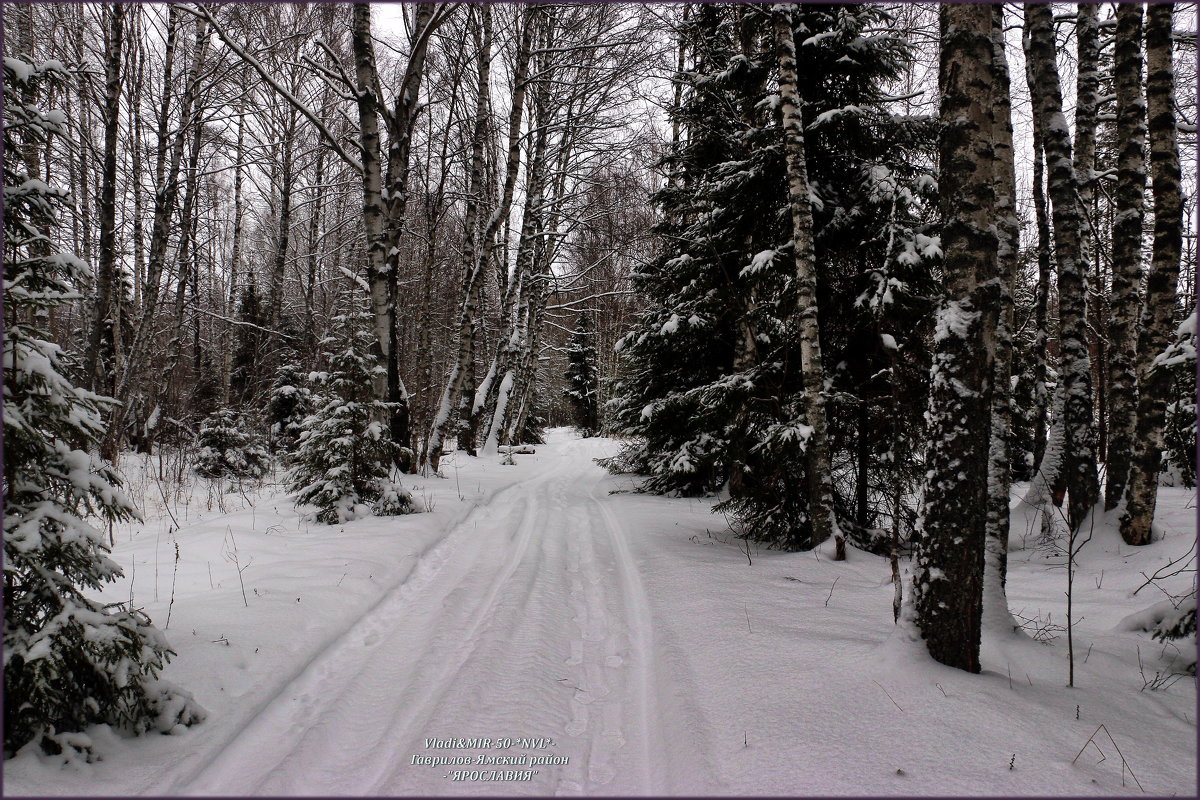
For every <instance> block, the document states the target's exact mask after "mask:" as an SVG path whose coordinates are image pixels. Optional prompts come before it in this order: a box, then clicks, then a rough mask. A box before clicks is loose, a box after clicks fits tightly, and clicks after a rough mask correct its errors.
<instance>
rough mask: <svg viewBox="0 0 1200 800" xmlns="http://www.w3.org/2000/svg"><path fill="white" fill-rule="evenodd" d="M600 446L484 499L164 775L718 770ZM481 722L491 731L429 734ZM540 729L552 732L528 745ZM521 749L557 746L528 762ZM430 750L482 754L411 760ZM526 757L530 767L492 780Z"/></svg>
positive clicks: (643, 787) (371, 777) (705, 779)
mask: <svg viewBox="0 0 1200 800" xmlns="http://www.w3.org/2000/svg"><path fill="white" fill-rule="evenodd" d="M594 447H595V445H594V444H589V443H588V442H586V441H574V442H568V443H565V444H564V445H563V446H562V447H560V448H558V449H556V450H554V452H553V455H552V456H550V457H546V458H541V459H539V460H538V463H537V465H536V471H535V472H533V474H532V475H531V476H529V477H527V478H526V479H524V480H522V481H520V482H517V483H514V484H511V485H510V486H508V487H507V488H505V489H503V490H501V491H500V492H498V493H497V494H496V495H495V496H494V498H493V499H492V500H491V502H489V503H487V504H486V505H481V506H478V507H476V508H475V509H474V510H473V511H472V512H471V513H470V514H469V515H468V516H467V517H466V518H465V519H464V520H463V521H461V522H459V523H458V524H457V525H456V526H455V527H454V528H453V529H452V530H451V531H450V532H449V533H448V535H446V536H445V538H443V539H442V540H441V542H440V543H438V544H437V545H436V546H434V547H433V548H432V549H431V550H430V551H428V552H426V553H425V554H424V555H423V556H422V558H421V560H420V562H419V564H418V565H417V567H416V568H415V569H414V570H413V571H412V572H411V573H410V575H409V577H408V579H407V580H405V581H404V582H403V583H401V584H400V585H399V586H397V587H396V588H394V589H393V590H391V591H390V592H388V593H387V594H386V595H385V596H384V597H383V598H382V599H381V600H380V601H379V602H378V603H377V604H376V605H375V606H374V607H372V608H370V609H369V610H368V611H367V612H366V613H365V614H363V615H362V617H361V618H360V619H358V620H357V621H356V622H355V623H354V624H353V625H352V626H350V627H349V629H347V630H346V631H345V632H344V634H343V635H341V636H340V637H339V638H337V639H336V640H334V641H333V642H332V643H330V644H329V645H328V646H326V647H324V649H322V650H321V651H320V652H319V653H317V654H316V655H315V656H314V657H313V658H312V660H311V661H310V662H309V663H308V665H307V666H306V667H305V668H304V670H303V671H301V672H300V673H299V675H298V676H296V677H295V679H293V680H291V681H290V682H288V683H287V684H285V685H284V686H283V687H282V688H281V689H280V690H279V691H278V692H277V693H276V694H275V696H274V697H273V698H272V699H271V700H270V701H269V703H268V704H267V705H266V706H265V707H264V708H263V709H262V711H261V712H260V713H258V714H257V716H255V717H254V719H253V720H252V721H251V722H250V724H249V725H248V726H246V727H245V728H244V729H242V730H241V731H240V732H239V733H238V734H237V736H236V737H234V738H233V739H232V740H230V741H228V742H227V743H226V744H225V745H224V746H222V747H220V748H219V749H217V750H215V751H214V752H212V753H211V754H209V755H208V756H207V757H206V758H204V759H203V760H200V761H199V762H198V763H194V764H193V765H192V766H191V767H190V769H189V770H188V772H187V773H185V774H183V775H180V776H177V778H176V779H175V780H174V781H173V785H171V786H164V787H162V788H163V789H164V790H165V791H166V792H169V793H175V792H185V793H189V794H192V793H194V794H222V793H225V792H228V791H229V790H230V789H231V788H233V787H236V788H237V791H238V792H239V793H248V794H331V793H338V794H358V795H371V794H401V793H403V794H412V793H416V794H441V793H447V792H452V793H459V792H461V793H463V794H470V793H476V792H478V793H485V792H486V793H491V794H495V793H497V791H498V790H502V791H503V792H504V793H521V794H540V795H545V794H578V793H591V794H595V793H636V794H661V793H671V792H686V791H688V790H689V789H697V790H698V789H702V788H704V787H706V786H711V782H710V777H709V776H708V775H707V774H706V772H707V770H706V767H705V763H706V760H707V759H705V758H704V754H703V752H702V751H701V750H700V749H699V747H698V746H697V745H696V743H695V742H693V741H692V731H693V730H694V726H689V725H688V724H687V723H688V717H689V714H688V713H687V710H686V703H687V698H686V697H685V696H683V695H682V694H681V693H680V692H678V691H673V687H672V685H671V676H672V671H671V670H670V669H669V668H664V665H662V664H661V663H660V661H659V659H658V657H657V655H656V650H655V632H654V613H653V611H652V609H651V607H650V604H649V603H648V601H647V598H646V592H645V589H644V587H643V584H642V579H641V577H640V575H639V572H638V566H637V564H636V563H635V562H634V560H633V558H632V557H631V555H630V549H629V544H628V541H627V537H628V532H627V531H626V530H625V529H624V528H623V526H622V524H621V522H620V521H619V520H618V519H617V517H616V516H615V515H614V514H613V513H612V512H611V510H610V509H609V508H608V503H609V502H610V499H609V497H608V496H607V494H604V493H603V492H598V489H597V485H598V483H599V480H600V478H601V477H602V476H603V470H601V469H600V467H598V466H597V465H596V464H595V463H593V462H592V460H591V458H588V457H587V456H588V455H590V453H588V454H584V453H580V452H577V451H578V450H580V449H586V448H593V449H594ZM598 493H599V494H600V496H597V494H598ZM477 738H481V739H492V740H493V744H492V746H491V747H490V748H489V747H479V746H468V747H465V748H457V749H438V748H429V747H426V740H427V739H439V740H446V739H477ZM534 738H536V739H543V740H552V741H553V744H552V745H551V744H549V743H548V742H541V743H540V744H542V745H543V746H542V747H541V748H529V747H520V746H519V740H521V739H534ZM505 739H512V740H514V744H513V745H511V746H509V747H507V748H505V747H503V744H504V740H505ZM668 747H669V748H670V751H671V752H669V753H668V752H665V750H666V748H668ZM522 754H527V755H528V756H529V757H536V756H543V757H545V756H550V757H551V758H550V759H549V760H550V761H551V762H552V763H551V764H549V765H531V764H522V763H520V760H521V756H522ZM414 756H416V758H415V759H414ZM438 756H440V757H443V758H448V757H449V758H453V757H458V758H464V757H466V758H469V759H471V760H472V764H470V765H463V764H457V765H449V766H447V765H437V766H433V765H430V764H429V763H416V764H414V763H413V762H414V760H416V761H418V762H426V761H427V759H428V760H433V759H434V757H438ZM481 756H482V757H483V760H484V761H485V764H483V765H480V764H479V763H478V762H479V761H480V760H481V759H480V757H481ZM488 756H496V757H500V758H501V760H500V761H499V765H496V763H492V764H487V763H486V760H487V757H488ZM504 758H513V759H514V760H517V762H518V763H517V764H516V765H511V764H508V765H506V764H505V762H504V761H503V760H502V759H504ZM564 759H565V760H566V762H567V763H565V764H560V763H553V762H555V761H561V760H564ZM493 770H494V771H495V772H493ZM526 770H535V771H536V774H534V775H533V776H532V778H529V779H525V780H517V781H512V782H505V783H504V784H503V786H501V785H498V784H497V783H495V782H493V781H492V780H490V779H491V778H494V777H497V774H498V775H499V777H504V776H505V774H506V773H509V772H522V771H526ZM463 772H472V773H474V772H478V773H479V775H478V776H475V775H467V776H464V775H462V773H463ZM521 777H525V776H521ZM455 778H459V779H458V780H455ZM472 778H474V779H472Z"/></svg>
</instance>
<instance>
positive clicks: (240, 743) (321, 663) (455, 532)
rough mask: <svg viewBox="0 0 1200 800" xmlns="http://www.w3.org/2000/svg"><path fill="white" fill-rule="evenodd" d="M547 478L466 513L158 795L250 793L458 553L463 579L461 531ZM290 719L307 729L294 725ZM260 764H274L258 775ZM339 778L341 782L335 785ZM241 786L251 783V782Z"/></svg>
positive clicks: (522, 506) (512, 488) (522, 507)
mask: <svg viewBox="0 0 1200 800" xmlns="http://www.w3.org/2000/svg"><path fill="white" fill-rule="evenodd" d="M549 477H551V476H550V475H549V474H548V472H543V473H539V474H537V475H535V476H533V477H532V478H530V479H528V480H526V481H525V482H523V483H521V482H518V483H514V484H510V485H509V486H506V487H504V488H502V489H500V490H498V491H496V492H495V493H494V494H492V495H491V496H490V497H489V498H488V499H487V501H486V502H484V503H481V504H478V505H476V506H474V507H473V508H472V509H470V510H469V511H468V512H467V513H466V514H465V515H464V516H463V518H462V519H461V521H459V522H458V523H457V524H453V525H452V526H451V528H450V531H449V533H448V534H447V535H446V536H443V537H442V538H441V539H439V540H438V541H437V542H436V544H434V545H432V546H431V547H430V548H429V549H428V550H426V551H425V552H424V553H422V554H421V555H420V556H419V557H418V561H417V564H416V565H415V566H414V567H413V569H412V571H411V572H409V574H408V575H407V576H405V577H404V578H403V579H401V581H400V582H399V583H398V584H397V585H395V586H394V587H393V588H392V589H390V590H388V591H387V592H386V593H385V594H384V595H383V596H382V597H381V598H380V599H379V600H378V601H377V602H376V603H375V604H374V605H373V606H371V607H370V608H368V609H367V610H366V611H365V612H364V613H363V615H362V616H361V617H360V618H359V619H358V620H357V621H356V622H355V623H354V624H353V625H352V626H351V627H350V628H349V629H348V630H346V631H345V632H343V633H341V634H339V635H337V636H335V637H333V638H332V639H331V640H329V641H328V642H327V643H326V644H325V645H323V646H322V647H320V648H319V649H317V650H315V651H314V652H313V654H312V655H311V656H310V657H309V658H308V659H307V660H306V661H305V662H304V663H303V665H302V666H301V667H300V668H299V669H298V670H297V671H296V672H295V673H294V674H293V675H292V676H291V677H290V678H289V679H288V680H287V681H285V682H284V683H283V684H281V685H280V686H279V687H278V688H277V689H276V690H275V691H274V692H272V693H271V694H270V696H269V697H268V698H266V700H265V701H263V702H262V703H260V705H259V707H258V709H257V710H256V711H255V712H254V713H253V714H252V715H251V716H250V717H249V719H248V722H247V724H246V725H245V726H244V727H243V728H241V729H239V730H237V731H236V732H235V733H234V735H233V736H231V737H230V738H228V739H227V740H226V741H224V742H223V743H221V745H220V746H219V747H218V748H216V749H215V750H213V751H211V752H210V753H208V754H206V755H205V757H203V758H202V759H201V760H200V761H199V763H197V764H196V765H195V766H193V767H192V768H191V769H190V770H188V772H187V773H186V774H185V775H184V777H182V778H179V779H176V780H174V781H173V782H172V783H171V785H169V786H168V787H163V788H162V789H160V790H158V793H164V794H165V793H183V794H202V795H203V794H214V793H225V794H228V793H229V791H228V789H229V786H230V784H231V782H232V783H233V784H234V785H236V787H237V792H239V793H253V792H254V791H256V787H257V786H259V785H261V784H262V783H263V781H264V780H265V779H266V778H268V777H269V776H270V775H271V773H272V772H274V771H276V770H278V769H280V768H282V767H284V766H287V764H288V762H289V761H291V760H292V756H293V754H294V751H295V750H296V748H297V747H299V745H300V743H301V742H302V741H303V739H304V738H305V736H306V735H307V734H308V732H309V730H310V728H311V723H313V722H316V721H319V720H313V719H312V717H313V716H314V715H317V716H320V715H319V713H318V712H320V711H325V712H326V713H328V712H330V711H332V710H334V709H331V708H329V706H330V705H331V703H330V702H329V701H328V699H327V700H326V701H325V702H324V704H323V705H320V702H321V701H320V700H319V699H318V698H321V697H323V696H324V697H328V695H329V693H330V691H329V687H328V684H329V683H330V682H331V681H332V680H333V679H334V678H335V677H337V676H339V675H340V676H341V677H342V678H345V676H346V674H347V673H348V672H349V673H350V674H352V675H360V674H362V672H363V670H364V669H365V667H366V665H367V664H368V663H369V661H370V658H371V656H372V654H373V651H374V650H375V649H376V648H378V647H379V646H381V645H380V642H381V641H382V640H384V639H385V638H386V637H387V635H388V633H389V632H390V631H391V630H392V629H393V628H394V627H395V620H396V617H397V616H399V615H401V614H402V613H403V611H404V609H405V608H406V606H408V605H410V604H411V602H412V600H413V598H414V597H417V596H418V595H420V594H421V592H422V590H423V589H425V588H426V587H428V586H431V585H434V584H435V579H436V578H438V577H439V576H440V573H441V572H442V570H443V568H444V567H445V566H446V564H447V563H453V561H452V559H453V558H454V557H455V556H456V555H457V554H458V553H459V551H466V552H465V556H466V558H467V560H469V562H470V563H468V564H467V565H466V567H467V569H466V570H463V569H461V567H462V562H461V561H460V562H458V563H457V564H456V565H455V566H456V567H458V568H459V569H458V571H459V573H460V574H459V575H457V576H456V577H457V578H458V580H456V581H454V583H453V586H452V587H451V589H450V591H452V590H453V588H457V586H458V584H459V583H460V582H461V581H462V580H463V579H464V578H465V577H467V575H469V568H470V566H472V565H473V564H474V562H475V561H476V560H478V559H479V558H480V557H481V556H482V551H475V552H471V551H472V548H469V547H467V548H463V547H462V546H461V545H462V540H463V539H464V538H465V536H466V533H467V531H469V530H472V531H473V530H474V529H475V528H476V527H477V526H478V522H479V521H480V520H478V519H477V517H479V516H484V515H487V514H491V513H494V511H495V507H496V505H497V501H506V500H507V495H510V494H517V495H518V497H517V500H516V501H515V502H514V508H513V510H512V512H510V513H509V514H508V515H507V517H506V518H511V517H513V516H515V515H516V514H517V513H519V514H521V515H522V516H525V512H526V509H527V507H528V504H529V502H530V501H529V499H528V498H522V497H521V494H522V493H521V492H520V489H521V488H522V487H528V486H529V485H530V484H532V483H536V482H538V481H544V480H547V479H548V478H549ZM517 503H519V505H518V504H517ZM514 512H515V513H514ZM506 527H507V526H506ZM514 529H515V530H516V531H518V532H519V531H520V530H521V528H520V526H519V525H518V526H514ZM526 543H527V540H526ZM520 555H521V553H520V552H519V551H515V550H514V552H513V559H512V560H513V561H515V560H517V559H519V556H520ZM472 556H474V558H472ZM497 583H498V582H497ZM435 588H436V586H435ZM430 633H431V634H432V633H434V632H433V631H430ZM344 692H345V690H344V689H343V693H344ZM339 696H340V695H339ZM297 713H299V715H300V716H302V717H303V719H304V721H305V722H309V723H310V724H309V725H303V724H300V725H298V724H297V720H296V715H297ZM259 743H261V744H259ZM267 754H278V756H277V757H272V756H269V755H267ZM264 761H274V763H273V764H272V766H271V767H270V768H269V769H268V770H266V771H265V772H264V770H263V766H264ZM345 777H346V776H344V775H343V776H341V778H342V781H344V779H345ZM245 781H253V784H251V783H246V782H245ZM301 791H303V788H302V789H301ZM310 791H311V790H310Z"/></svg>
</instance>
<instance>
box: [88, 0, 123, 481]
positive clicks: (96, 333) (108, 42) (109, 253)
mask: <svg viewBox="0 0 1200 800" xmlns="http://www.w3.org/2000/svg"><path fill="white" fill-rule="evenodd" d="M125 9H126V6H125V5H124V4H121V3H114V4H112V5H111V6H108V7H107V9H106V10H107V13H106V15H105V16H107V17H108V30H107V31H106V34H107V35H106V36H105V48H104V160H103V163H102V166H101V174H100V203H99V209H98V213H97V217H98V219H99V223H100V259H99V263H98V264H97V267H96V299H95V306H94V307H93V309H92V325H91V331H90V335H89V337H88V347H87V356H86V362H85V364H86V366H85V375H86V378H87V385H88V387H89V388H90V389H91V390H92V391H94V392H99V393H100V394H104V395H111V394H113V393H114V392H115V391H116V385H115V383H116V372H115V364H114V363H113V359H114V357H115V353H116V348H117V343H116V340H115V337H117V336H119V335H120V331H119V325H120V308H121V297H120V279H119V277H118V275H117V134H118V133H119V132H120V128H121V49H122V47H123V45H124V40H125ZM108 456H109V457H110V458H111V456H112V454H111V453H110V454H108Z"/></svg>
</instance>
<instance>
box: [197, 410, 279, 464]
mask: <svg viewBox="0 0 1200 800" xmlns="http://www.w3.org/2000/svg"><path fill="white" fill-rule="evenodd" d="M199 445H200V453H199V454H198V455H197V457H196V473H197V474H198V475H200V476H202V477H205V478H214V479H221V478H234V479H237V480H242V479H245V478H261V477H262V476H263V475H265V474H266V473H267V470H268V469H269V468H270V462H271V455H270V453H268V452H267V450H266V448H265V447H263V446H262V444H261V443H260V442H259V440H258V437H257V436H255V435H254V434H253V433H252V432H250V431H247V430H246V429H245V428H244V427H243V426H242V417H241V416H240V415H238V414H235V413H234V412H233V411H230V410H228V409H223V410H221V411H216V412H213V413H212V414H210V415H209V416H208V418H207V419H205V420H204V422H203V423H202V424H201V425H200V437H199Z"/></svg>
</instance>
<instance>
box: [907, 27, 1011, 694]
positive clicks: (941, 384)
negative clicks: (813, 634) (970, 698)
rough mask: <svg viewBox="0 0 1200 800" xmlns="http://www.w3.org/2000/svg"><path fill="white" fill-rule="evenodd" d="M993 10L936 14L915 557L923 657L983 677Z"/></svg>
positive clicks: (993, 271) (993, 237) (993, 252)
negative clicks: (936, 114) (938, 263)
mask: <svg viewBox="0 0 1200 800" xmlns="http://www.w3.org/2000/svg"><path fill="white" fill-rule="evenodd" d="M997 13H999V8H998V7H996V6H988V5H950V4H946V5H943V6H942V7H941V45H942V47H941V57H940V69H939V81H938V83H939V89H940V91H941V95H942V100H941V120H942V131H941V134H940V141H939V163H940V166H941V170H940V179H939V188H940V192H941V199H940V208H941V212H942V217H943V225H942V252H943V274H944V289H943V295H942V299H941V305H940V308H939V309H938V319H937V328H936V332H935V335H934V362H933V377H932V384H931V387H930V400H929V419H930V445H929V451H928V457H927V458H928V467H929V469H928V472H927V473H926V482H925V490H924V500H923V506H922V519H921V524H920V529H919V532H918V536H917V538H916V541H915V550H914V555H913V592H912V598H913V607H914V609H915V622H916V626H917V628H918V630H919V631H920V634H921V637H922V638H923V639H924V641H925V644H926V647H927V648H928V650H929V653H930V655H931V656H932V657H933V658H934V659H935V660H937V661H940V662H941V663H943V664H946V665H948V666H952V667H957V668H959V669H963V670H966V671H968V672H978V671H979V639H980V625H981V614H982V597H983V573H984V543H985V534H986V526H987V507H988V450H989V440H990V426H989V425H987V424H981V421H986V420H988V419H989V418H990V411H991V409H990V402H991V397H990V395H991V381H992V378H993V375H994V370H995V338H994V337H995V333H994V330H988V329H987V328H988V325H987V321H988V319H989V317H990V318H991V319H993V320H994V319H995V317H996V315H997V313H998V306H999V302H998V300H999V298H998V292H997V285H996V284H997V281H996V277H997V272H998V263H997V251H998V247H999V242H998V241H997V233H996V226H995V219H996V216H997V198H996V194H997V191H996V184H997V176H996V166H995V160H996V157H995V134H994V132H993V126H994V124H995V122H994V116H995V108H994V102H995V89H994V87H995V85H996V82H997V75H996V67H995V63H994V62H995V44H994V41H993V38H992V28H993V16H994V15H995V14H997Z"/></svg>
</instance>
